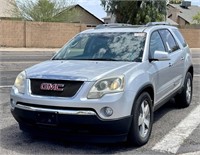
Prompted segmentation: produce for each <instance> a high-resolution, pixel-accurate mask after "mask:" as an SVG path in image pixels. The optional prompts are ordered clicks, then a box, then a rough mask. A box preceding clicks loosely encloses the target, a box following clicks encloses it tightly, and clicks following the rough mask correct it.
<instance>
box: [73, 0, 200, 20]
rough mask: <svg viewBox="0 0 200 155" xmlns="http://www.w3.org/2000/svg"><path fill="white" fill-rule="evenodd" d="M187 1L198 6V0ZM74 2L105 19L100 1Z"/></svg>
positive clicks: (199, 1)
mask: <svg viewBox="0 0 200 155" xmlns="http://www.w3.org/2000/svg"><path fill="white" fill-rule="evenodd" d="M188 1H191V2H192V5H198V6H200V0H188ZM76 2H77V3H78V4H80V5H81V6H82V7H84V8H85V9H87V10H88V11H89V12H91V13H92V14H93V15H95V16H96V17H98V18H99V19H102V18H103V17H106V12H105V11H104V9H103V7H102V6H101V5H100V4H101V2H100V0H76Z"/></svg>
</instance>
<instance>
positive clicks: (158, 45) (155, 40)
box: [149, 31, 165, 58]
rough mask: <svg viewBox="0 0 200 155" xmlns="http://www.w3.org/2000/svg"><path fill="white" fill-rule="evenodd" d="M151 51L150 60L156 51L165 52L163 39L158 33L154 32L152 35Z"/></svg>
mask: <svg viewBox="0 0 200 155" xmlns="http://www.w3.org/2000/svg"><path fill="white" fill-rule="evenodd" d="M149 51H150V58H153V57H154V52H155V51H165V47H164V45H163V42H162V39H161V37H160V34H159V33H158V32H157V31H155V32H153V33H152V35H151V39H150V48H149Z"/></svg>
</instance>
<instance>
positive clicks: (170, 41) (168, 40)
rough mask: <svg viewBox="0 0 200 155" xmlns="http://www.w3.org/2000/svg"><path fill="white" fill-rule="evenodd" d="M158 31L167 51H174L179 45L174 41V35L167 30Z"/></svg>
mask: <svg viewBox="0 0 200 155" xmlns="http://www.w3.org/2000/svg"><path fill="white" fill-rule="evenodd" d="M159 33H160V35H161V37H162V40H163V42H164V45H165V47H166V49H167V51H168V52H169V53H171V52H174V51H176V50H178V49H179V46H178V44H177V43H176V41H175V39H174V37H173V36H172V34H171V33H170V32H169V31H168V30H159Z"/></svg>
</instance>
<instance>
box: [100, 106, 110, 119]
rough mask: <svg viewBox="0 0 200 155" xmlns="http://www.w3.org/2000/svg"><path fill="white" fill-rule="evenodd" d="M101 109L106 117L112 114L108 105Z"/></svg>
mask: <svg viewBox="0 0 200 155" xmlns="http://www.w3.org/2000/svg"><path fill="white" fill-rule="evenodd" d="M102 111H103V113H104V115H105V116H107V117H109V116H111V115H112V114H113V110H112V108H110V107H104V108H102Z"/></svg>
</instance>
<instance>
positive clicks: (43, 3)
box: [11, 0, 74, 22]
mask: <svg viewBox="0 0 200 155" xmlns="http://www.w3.org/2000/svg"><path fill="white" fill-rule="evenodd" d="M11 3H12V1H11ZM72 4H73V0H70V1H69V0H68V1H65V0H35V1H32V0H26V1H22V0H16V3H12V5H14V6H15V9H14V10H13V14H15V16H17V17H19V18H21V19H23V20H30V21H42V22H59V21H65V20H67V18H69V16H72V15H73V14H74V12H73V11H71V10H70V9H69V10H68V11H65V15H66V16H57V15H58V14H60V13H61V12H63V11H64V10H66V8H67V7H68V6H69V5H72ZM16 8H18V9H16ZM16 10H18V11H17V12H16Z"/></svg>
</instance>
